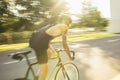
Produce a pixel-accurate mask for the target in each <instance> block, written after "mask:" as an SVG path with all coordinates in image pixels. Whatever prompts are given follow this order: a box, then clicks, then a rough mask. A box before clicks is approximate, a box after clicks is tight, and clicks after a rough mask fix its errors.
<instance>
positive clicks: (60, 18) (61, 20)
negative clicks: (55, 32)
mask: <svg viewBox="0 0 120 80" xmlns="http://www.w3.org/2000/svg"><path fill="white" fill-rule="evenodd" d="M66 21H69V23H72V19H71V17H70V16H69V15H66V14H63V15H59V16H58V19H57V22H59V23H65V22H66Z"/></svg>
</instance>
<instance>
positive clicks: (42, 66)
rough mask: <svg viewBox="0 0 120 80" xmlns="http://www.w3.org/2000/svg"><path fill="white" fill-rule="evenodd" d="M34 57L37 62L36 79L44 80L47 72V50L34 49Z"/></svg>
mask: <svg viewBox="0 0 120 80" xmlns="http://www.w3.org/2000/svg"><path fill="white" fill-rule="evenodd" d="M36 57H37V59H38V63H39V70H40V72H39V74H38V80H46V77H47V73H48V57H47V50H43V51H42V52H41V51H39V50H36Z"/></svg>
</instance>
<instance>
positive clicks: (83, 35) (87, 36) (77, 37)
mask: <svg viewBox="0 0 120 80" xmlns="http://www.w3.org/2000/svg"><path fill="white" fill-rule="evenodd" d="M114 35H115V34H111V33H106V32H97V33H96V32H88V33H74V34H73V33H69V34H68V36H67V39H68V41H69V42H71V41H72V42H73V41H80V40H86V39H93V38H101V37H107V36H114ZM60 41H62V39H61V37H58V38H55V39H54V40H52V42H60ZM27 46H28V43H18V44H4V45H0V51H6V50H14V49H21V48H25V47H27Z"/></svg>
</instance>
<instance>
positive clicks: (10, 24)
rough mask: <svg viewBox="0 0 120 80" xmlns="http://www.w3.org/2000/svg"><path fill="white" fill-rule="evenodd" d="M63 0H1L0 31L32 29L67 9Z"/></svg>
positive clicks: (54, 19)
mask: <svg viewBox="0 0 120 80" xmlns="http://www.w3.org/2000/svg"><path fill="white" fill-rule="evenodd" d="M65 4H66V3H65V2H64V0H1V1H0V32H4V31H8V30H12V31H21V30H34V29H36V28H40V27H42V26H44V25H46V24H49V23H53V24H54V23H55V22H56V17H57V16H58V15H59V14H61V13H63V12H66V11H67V8H66V6H65Z"/></svg>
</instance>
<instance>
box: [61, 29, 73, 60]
mask: <svg viewBox="0 0 120 80" xmlns="http://www.w3.org/2000/svg"><path fill="white" fill-rule="evenodd" d="M66 33H67V31H65V32H64V34H63V35H62V39H63V40H62V41H63V47H64V49H65V51H66V53H67V55H68V56H69V58H70V59H71V60H73V59H74V57H72V56H71V54H70V50H69V47H68V44H67V36H66Z"/></svg>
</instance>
